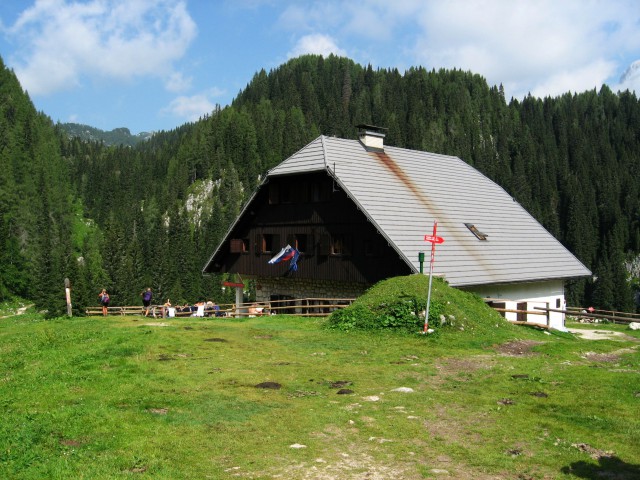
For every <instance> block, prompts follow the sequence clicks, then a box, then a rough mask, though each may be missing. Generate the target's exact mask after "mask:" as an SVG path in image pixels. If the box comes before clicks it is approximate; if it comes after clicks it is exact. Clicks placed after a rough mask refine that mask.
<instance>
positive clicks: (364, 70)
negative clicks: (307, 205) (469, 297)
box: [0, 56, 640, 311]
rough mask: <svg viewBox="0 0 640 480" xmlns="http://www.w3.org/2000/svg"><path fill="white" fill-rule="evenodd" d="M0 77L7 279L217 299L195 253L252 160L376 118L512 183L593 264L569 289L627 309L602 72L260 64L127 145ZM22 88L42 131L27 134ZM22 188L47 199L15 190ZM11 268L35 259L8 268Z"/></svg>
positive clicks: (121, 297)
mask: <svg viewBox="0 0 640 480" xmlns="http://www.w3.org/2000/svg"><path fill="white" fill-rule="evenodd" d="M0 78H1V79H2V80H1V83H0V92H1V94H0V105H1V107H0V108H1V113H2V118H1V119H0V121H1V122H2V124H1V125H0V133H2V141H4V145H3V147H4V148H3V152H4V153H3V155H4V156H3V157H2V160H0V161H2V162H3V165H4V163H10V164H11V169H8V168H7V169H5V168H3V169H2V171H1V172H0V175H2V177H1V180H0V182H1V183H0V187H1V190H0V192H1V194H2V197H1V198H0V211H1V212H2V213H3V216H2V218H3V220H2V223H0V226H1V228H2V229H3V236H2V239H3V242H2V249H3V250H2V252H1V257H0V269H3V270H2V272H3V284H2V285H3V290H2V292H4V293H3V295H8V294H11V293H14V294H21V295H27V296H30V297H34V298H36V299H37V291H39V288H40V287H37V288H36V287H35V285H36V283H34V288H31V287H28V286H27V287H25V286H24V284H25V278H26V283H27V284H29V279H30V278H32V277H33V276H34V275H36V274H37V275H40V276H41V277H42V276H43V275H44V277H43V278H47V281H48V282H49V283H50V284H51V285H58V284H60V285H61V284H62V283H61V282H62V278H64V277H65V276H67V277H69V278H72V282H73V283H74V285H75V297H74V298H76V299H77V302H76V304H77V306H78V308H79V309H81V308H82V306H83V305H85V304H87V303H95V301H96V295H97V293H98V291H99V289H100V288H102V287H103V286H106V287H107V288H109V289H110V291H111V292H112V294H113V295H112V298H113V301H114V302H116V303H119V304H130V303H139V302H140V300H139V292H140V291H141V290H142V288H143V287H144V286H147V285H148V286H151V287H152V288H153V289H154V290H155V291H156V293H157V297H158V299H159V298H165V299H166V298H167V297H169V298H171V299H172V301H173V302H174V303H175V302H182V301H190V302H193V301H196V300H198V299H200V298H205V297H206V298H214V299H216V300H218V301H223V300H224V299H225V298H224V296H225V295H228V294H229V292H227V293H223V292H222V290H221V287H220V281H219V279H218V278H215V277H202V276H201V275H200V269H201V267H202V265H203V264H204V262H205V260H206V259H207V258H208V256H209V255H210V254H211V253H212V251H213V249H214V248H215V247H216V246H217V243H218V242H219V240H220V239H221V238H222V236H223V235H224V233H225V232H226V231H227V229H228V227H229V225H230V223H231V222H232V221H233V219H234V218H235V216H236V215H237V213H238V212H239V209H240V207H241V205H242V202H243V201H244V200H246V199H247V198H248V196H249V195H250V194H251V192H252V191H253V189H254V188H255V187H256V185H257V184H258V183H259V181H260V178H261V176H262V175H264V173H265V172H266V171H267V170H268V169H269V168H271V167H273V166H275V165H276V164H278V163H279V162H280V161H282V160H283V159H284V158H286V157H287V156H289V155H290V154H292V153H294V152H295V151H296V150H298V149H299V148H301V147H302V146H304V145H305V144H306V143H307V142H309V141H311V140H312V139H314V138H316V137H317V136H318V135H319V134H325V135H334V134H335V135H339V136H342V137H346V138H355V136H356V130H355V128H354V125H356V124H358V123H369V124H374V125H380V126H384V127H387V128H388V129H389V131H388V135H387V138H386V139H385V143H387V144H390V145H395V146H401V147H407V148H414V149H420V150H428V151H432V152H439V153H445V154H449V155H457V156H460V157H461V158H462V159H463V160H465V161H467V162H468V163H470V164H472V165H473V166H474V167H476V168H478V169H479V170H480V171H482V172H483V173H484V174H486V175H487V176H488V177H490V178H491V179H493V180H495V181H496V182H497V183H499V184H500V185H502V186H503V187H504V188H505V189H506V190H507V191H508V192H509V193H511V194H512V195H513V196H514V198H516V199H517V200H518V201H519V202H520V203H521V204H522V205H523V206H524V207H525V208H527V209H528V210H529V211H530V212H531V213H532V215H534V216H535V217H536V218H537V219H538V220H539V221H540V222H541V223H543V224H544V225H545V227H547V228H548V229H549V230H550V231H551V232H552V233H553V234H554V235H555V236H556V237H557V238H558V239H559V240H560V241H562V242H563V243H564V244H565V245H566V246H567V247H568V248H569V249H570V250H571V251H572V252H574V254H575V255H576V256H577V257H578V258H580V260H582V261H583V262H584V263H585V264H586V265H587V266H588V267H589V268H591V269H592V271H593V272H594V274H595V275H596V276H597V280H596V281H593V280H592V279H585V280H581V281H578V282H576V283H574V284H572V285H570V288H569V291H568V292H567V293H568V297H569V298H568V301H569V303H570V304H572V305H577V304H580V305H582V304H587V303H589V304H593V305H594V306H597V307H600V308H615V309H620V310H627V311H628V310H632V309H634V308H635V307H634V304H633V289H632V283H631V282H629V281H628V280H627V277H628V273H627V269H625V261H629V262H631V261H632V260H636V264H637V258H638V254H639V252H640V182H638V180H637V179H638V178H640V175H639V174H640V171H639V170H640V104H639V102H638V99H637V98H636V96H635V95H634V94H630V93H628V92H624V93H613V92H611V91H610V90H609V89H608V88H607V87H606V86H605V87H603V88H602V89H601V90H600V91H599V92H596V91H590V92H585V93H582V94H570V93H567V94H565V95H563V96H561V97H558V98H545V99H542V100H540V99H535V98H532V97H528V98H526V99H524V101H522V102H519V101H513V100H512V101H510V102H507V101H506V99H505V98H504V94H503V92H502V90H501V88H499V87H489V86H488V85H487V83H486V81H485V80H484V79H483V78H482V77H480V76H478V75H474V74H471V73H469V72H462V71H459V70H440V71H427V70H425V69H422V68H412V69H410V70H408V71H407V72H405V73H403V74H401V73H400V72H398V71H397V70H373V69H372V68H371V67H370V66H367V67H363V66H361V65H358V64H355V63H354V62H352V61H351V60H349V59H345V58H338V57H333V56H330V57H329V58H326V59H325V58H322V57H320V56H303V57H299V58H296V59H293V60H291V61H289V62H287V63H286V64H284V65H282V66H280V67H278V68H276V69H274V70H272V71H270V72H268V73H267V72H265V71H260V72H258V73H256V74H255V76H254V78H253V79H252V80H251V82H250V83H249V84H248V85H247V87H246V88H245V89H244V90H243V91H242V92H240V94H239V95H238V97H237V98H236V99H235V100H234V102H233V103H232V105H231V106H229V107H227V108H224V109H220V108H217V109H216V110H215V111H214V112H211V114H210V115H209V116H208V117H207V118H205V119H203V120H201V121H199V122H196V123H193V124H185V125H183V126H182V127H180V128H177V129H176V130H173V131H170V132H160V133H157V134H156V135H154V136H153V137H152V138H151V139H149V140H148V141H146V142H143V143H141V144H138V145H136V146H135V147H133V148H129V147H106V146H104V145H103V144H102V143H99V142H84V141H81V140H79V139H69V138H68V137H67V136H66V135H65V134H63V132H61V131H57V130H55V128H54V126H53V125H52V124H51V122H50V121H49V120H48V119H46V117H44V116H43V115H41V114H37V113H36V112H34V111H33V107H32V106H31V104H30V101H29V99H28V97H26V95H24V94H23V93H22V91H21V89H20V88H19V85H18V84H17V82H16V80H15V77H14V76H13V74H12V73H11V72H8V71H6V70H4V69H3V72H2V75H1V77H0ZM16 101H18V102H19V103H20V104H21V105H22V107H23V108H24V109H25V111H27V112H31V113H30V114H29V115H31V116H33V118H34V119H33V120H32V121H31V123H37V124H38V127H39V128H40V129H42V133H40V134H39V135H37V136H35V137H33V136H27V135H25V133H24V130H25V127H24V121H22V122H20V121H18V120H19V119H17V118H16V117H15V114H14V113H12V108H11V105H12V102H13V103H15V102H16ZM25 115H26V114H25ZM45 132H46V133H45ZM8 138H12V139H16V138H19V139H20V140H19V141H17V140H12V141H10V142H9V141H8V140H7V139H8ZM46 148H48V149H49V150H50V151H49V150H47V152H46V154H43V153H38V152H40V151H41V150H43V149H46ZM14 149H16V150H15V151H17V152H18V155H17V156H16V155H14V154H13V153H12V152H13V151H14ZM35 156H38V158H40V159H41V160H44V159H45V158H46V162H44V163H43V165H45V164H46V165H49V162H51V165H52V168H49V167H48V166H47V168H44V167H39V168H40V169H41V170H44V172H43V173H42V174H41V175H40V177H42V178H43V179H44V180H43V183H41V185H40V186H38V187H35V186H31V187H27V185H31V183H32V181H33V180H34V179H35V178H38V174H37V172H36V171H35V170H34V169H36V165H39V163H38V161H34V158H35ZM5 157H6V158H5ZM58 170H59V171H60V173H59V174H55V175H54V174H53V171H58ZM23 172H29V174H28V175H26V176H25V175H24V174H23ZM58 181H59V182H60V185H61V188H60V189H59V190H58V189H56V192H55V193H53V192H51V193H45V192H46V191H47V188H46V187H47V183H46V182H52V184H54V183H55V182H58ZM41 187H42V188H41ZM27 188H31V189H32V191H33V192H35V194H36V197H38V198H41V200H39V201H38V202H36V201H33V200H30V201H26V200H23V199H22V196H21V195H20V194H17V196H18V197H19V198H20V199H21V201H20V202H18V203H19V205H18V203H14V202H12V201H11V199H9V197H10V196H11V195H15V194H16V193H15V192H19V191H21V190H20V189H27ZM64 192H66V193H64ZM451 193H452V195H455V194H456V192H451ZM54 195H55V198H50V197H52V196H54ZM62 197H64V198H62ZM51 201H54V202H56V204H55V205H51ZM46 202H49V203H46ZM19 212H21V213H19ZM45 212H51V214H49V215H47V214H46V213H45ZM23 215H28V216H29V218H30V220H29V222H32V223H33V222H35V218H40V220H39V221H40V222H41V223H42V222H44V223H46V222H49V223H50V224H51V225H50V226H49V227H48V228H49V233H46V232H47V230H39V229H38V228H36V227H33V228H32V229H31V230H30V231H32V232H36V233H32V234H30V236H26V237H25V235H24V233H23V230H24V228H23V227H19V223H16V222H17V221H16V220H15V219H16V218H21V216H23ZM57 218H60V220H56V222H55V223H54V222H53V219H57ZM63 219H67V220H65V222H63ZM29 222H27V223H29ZM44 223H43V224H44ZM65 230H66V231H65ZM63 231H65V233H63ZM38 232H43V233H42V234H41V233H38ZM67 233H70V236H65V234H67ZM34 236H35V237H37V238H39V240H38V241H37V242H36V241H35V240H34ZM44 238H47V239H49V240H46V241H45V240H43V239H44ZM69 238H70V239H71V240H69ZM38 242H40V243H42V245H44V243H47V242H49V243H50V244H51V245H50V246H53V247H55V248H56V249H57V250H56V252H59V253H57V254H56V258H55V259H53V258H49V260H47V261H51V262H53V261H55V262H58V263H59V264H60V265H59V267H58V265H56V267H55V268H56V269H55V270H52V273H46V272H45V270H46V269H41V268H40V262H42V261H45V260H46V259H44V258H40V257H38V256H37V255H41V254H42V249H41V247H39V246H38V245H40V243H38ZM68 252H71V254H70V255H67V253H68ZM16 253H19V255H18V256H17V257H16V256H15V255H16ZM71 257H72V258H73V259H74V261H73V262H70V261H69V260H68V258H71ZM11 258H17V259H18V260H17V262H18V264H19V265H21V264H20V262H22V263H23V264H24V265H27V266H28V268H26V269H23V268H21V267H20V266H16V264H15V263H12V261H10V259H11ZM38 259H39V260H38ZM5 271H7V272H9V273H11V272H23V271H24V272H28V273H26V274H23V275H22V276H21V275H19V274H13V276H14V277H15V280H12V281H10V282H5V281H4V278H5V276H4V272H5ZM25 275H26V277H25ZM7 278H12V277H11V276H9V277H7ZM43 281H44V280H43ZM636 282H637V273H636ZM21 285H23V286H22V287H21ZM227 298H228V297H227ZM39 302H40V303H42V300H39ZM49 303H50V304H53V303H56V302H54V301H49ZM49 307H50V308H53V307H52V305H49Z"/></svg>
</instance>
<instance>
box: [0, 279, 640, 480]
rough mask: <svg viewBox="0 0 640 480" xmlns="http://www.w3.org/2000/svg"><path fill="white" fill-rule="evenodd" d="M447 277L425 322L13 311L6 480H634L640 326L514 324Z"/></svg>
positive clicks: (3, 387) (4, 414)
mask: <svg viewBox="0 0 640 480" xmlns="http://www.w3.org/2000/svg"><path fill="white" fill-rule="evenodd" d="M449 290H450V289H448V288H444V287H443V286H442V285H439V286H437V287H436V293H435V299H436V301H437V302H439V305H441V308H442V309H443V312H442V314H443V315H444V316H443V317H442V318H447V319H448V321H446V322H445V325H443V326H440V327H438V328H437V329H436V332H435V333H434V334H432V335H428V336H425V335H422V334H420V333H418V330H417V331H416V332H408V333H407V332H404V333H403V332H398V331H386V330H381V331H378V330H357V329H352V330H347V331H345V330H344V329H341V328H327V320H325V319H309V318H301V317H293V316H270V317H258V318H246V319H234V318H224V319H213V318H211V319H210V318H180V319H164V320H163V319H148V318H144V317H135V316H110V317H106V318H102V317H93V318H57V319H53V320H45V319H44V317H43V316H41V315H39V314H37V313H34V312H27V313H25V314H22V315H11V314H9V315H7V316H5V317H4V318H2V319H1V320H0V408H1V416H0V478H7V479H71V478H73V479H111V478H135V479H154V480H157V479H208V478H212V479H232V478H248V479H271V478H280V479H424V478H449V479H450V478H456V479H467V478H470V479H471V478H472V479H555V478H571V479H573V478H576V479H579V478H588V479H595V478H613V479H627V478H629V479H632V478H640V417H639V416H638V412H639V411H640V355H639V353H638V348H639V345H640V332H634V331H631V330H629V329H628V327H626V326H622V325H598V329H604V330H613V331H619V332H622V333H623V334H624V335H621V336H619V337H618V338H616V339H615V340H585V339H582V338H579V337H577V336H575V335H572V334H568V333H559V332H551V333H549V332H546V331H542V330H538V329H533V328H528V327H520V326H513V325H510V324H507V323H506V322H505V321H504V320H502V318H501V317H499V315H498V314H496V313H495V312H493V311H492V310H490V309H488V308H486V307H484V305H483V304H482V302H480V301H477V300H475V299H474V298H472V297H471V296H467V295H466V294H462V293H461V292H453V291H451V292H450V291H449ZM452 292H453V293H452ZM454 306H455V308H454ZM452 312H453V313H452ZM576 327H579V328H593V327H592V326H583V325H576Z"/></svg>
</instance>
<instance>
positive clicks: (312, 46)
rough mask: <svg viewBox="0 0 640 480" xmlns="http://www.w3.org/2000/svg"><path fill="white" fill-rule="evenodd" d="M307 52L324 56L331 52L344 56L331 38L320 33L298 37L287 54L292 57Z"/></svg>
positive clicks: (342, 51)
mask: <svg viewBox="0 0 640 480" xmlns="http://www.w3.org/2000/svg"><path fill="white" fill-rule="evenodd" d="M307 53H313V54H318V55H322V56H324V57H327V56H329V54H331V53H333V54H334V55H338V56H346V52H345V51H344V50H342V49H341V48H340V47H338V45H337V44H336V42H335V41H334V40H333V38H331V37H330V36H328V35H322V34H320V33H314V34H311V35H305V36H304V37H302V38H300V39H299V40H298V43H296V45H295V47H293V50H291V51H290V52H289V53H288V54H287V56H288V57H289V58H292V57H297V56H299V55H304V54H307Z"/></svg>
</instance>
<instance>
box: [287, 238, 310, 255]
mask: <svg viewBox="0 0 640 480" xmlns="http://www.w3.org/2000/svg"><path fill="white" fill-rule="evenodd" d="M287 243H288V244H289V245H291V246H292V247H293V248H295V249H296V250H298V251H299V252H300V253H310V252H311V249H312V248H313V239H312V236H311V235H307V234H304V233H294V234H292V235H288V236H287Z"/></svg>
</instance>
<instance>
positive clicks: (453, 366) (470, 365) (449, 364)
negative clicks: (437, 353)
mask: <svg viewBox="0 0 640 480" xmlns="http://www.w3.org/2000/svg"><path fill="white" fill-rule="evenodd" d="M435 367H436V369H437V370H438V373H440V374H443V375H455V374H457V373H460V372H465V373H469V372H475V371H477V370H489V369H491V368H493V363H492V357H491V356H490V355H476V356H474V357H470V358H455V357H450V358H444V359H442V360H439V361H437V362H436V364H435Z"/></svg>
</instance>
